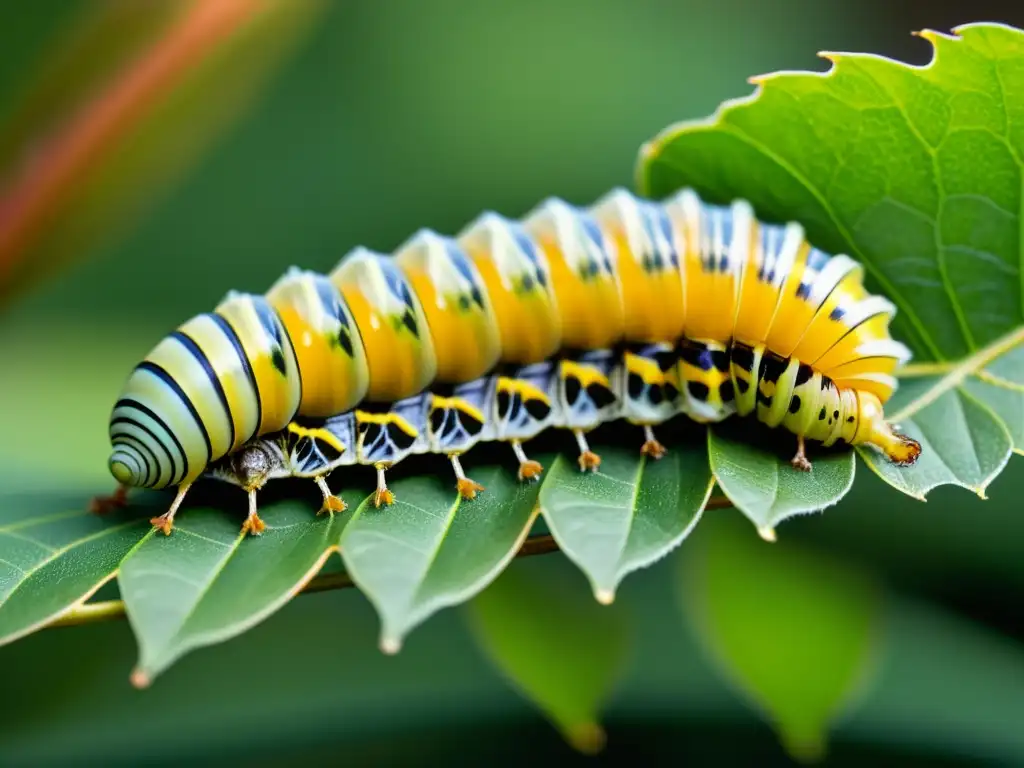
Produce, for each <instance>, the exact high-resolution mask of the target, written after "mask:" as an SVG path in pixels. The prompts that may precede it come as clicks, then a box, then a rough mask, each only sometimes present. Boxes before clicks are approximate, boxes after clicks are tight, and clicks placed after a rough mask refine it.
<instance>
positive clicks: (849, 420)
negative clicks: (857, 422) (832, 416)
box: [846, 416, 853, 424]
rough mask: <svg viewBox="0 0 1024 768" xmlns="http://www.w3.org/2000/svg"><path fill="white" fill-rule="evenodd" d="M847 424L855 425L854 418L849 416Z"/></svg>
mask: <svg viewBox="0 0 1024 768" xmlns="http://www.w3.org/2000/svg"><path fill="white" fill-rule="evenodd" d="M846 423H847V424H853V416H847V417H846Z"/></svg>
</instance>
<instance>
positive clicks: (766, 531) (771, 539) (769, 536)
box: [757, 525, 778, 544]
mask: <svg viewBox="0 0 1024 768" xmlns="http://www.w3.org/2000/svg"><path fill="white" fill-rule="evenodd" d="M757 535H758V536H760V537H761V538H762V539H764V540H765V541H767V542H768V543H769V544H774V543H775V542H776V541H777V540H778V537H777V536H776V535H775V529H774V528H772V527H771V526H770V525H762V526H760V527H758V529H757Z"/></svg>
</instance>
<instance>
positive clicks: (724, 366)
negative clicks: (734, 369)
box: [709, 349, 729, 373]
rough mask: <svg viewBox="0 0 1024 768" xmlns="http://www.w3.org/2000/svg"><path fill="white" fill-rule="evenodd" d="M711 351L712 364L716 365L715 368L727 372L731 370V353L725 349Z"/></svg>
mask: <svg viewBox="0 0 1024 768" xmlns="http://www.w3.org/2000/svg"><path fill="white" fill-rule="evenodd" d="M709 352H710V354H711V364H712V365H714V366H715V370H718V371H721V372H722V373H726V372H727V371H728V370H729V353H728V352H726V351H725V350H724V349H712V350H709Z"/></svg>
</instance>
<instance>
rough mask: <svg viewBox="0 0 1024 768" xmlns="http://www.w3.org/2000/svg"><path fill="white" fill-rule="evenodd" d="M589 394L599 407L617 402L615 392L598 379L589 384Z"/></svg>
mask: <svg viewBox="0 0 1024 768" xmlns="http://www.w3.org/2000/svg"><path fill="white" fill-rule="evenodd" d="M587 395H589V397H590V399H591V400H592V401H593V402H594V405H596V406H597V407H598V408H606V407H608V406H609V405H611V404H612V403H614V402H615V393H614V392H612V391H611V390H610V389H608V387H606V386H605V385H604V384H598V383H597V382H596V381H595V382H591V383H590V384H588V385H587Z"/></svg>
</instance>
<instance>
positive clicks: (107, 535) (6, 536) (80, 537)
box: [0, 496, 149, 645]
mask: <svg viewBox="0 0 1024 768" xmlns="http://www.w3.org/2000/svg"><path fill="white" fill-rule="evenodd" d="M86 506H87V502H85V501H80V502H66V501H63V500H62V501H59V502H50V503H46V502H45V501H42V500H41V499H39V498H38V497H36V496H25V497H6V498H0V645H5V644H7V643H10V642H12V641H14V640H17V639H18V638H20V637H23V636H25V635H27V634H30V633H32V632H34V631H35V630H37V629H41V628H42V627H44V626H46V625H47V624H49V623H51V622H52V621H55V620H56V619H59V618H60V617H61V616H63V615H64V614H66V613H68V612H69V611H70V610H72V609H73V608H75V607H77V606H79V605H81V604H82V603H84V602H85V601H86V600H88V599H89V597H90V596H91V595H92V594H93V593H95V592H96V590H98V589H99V588H100V587H101V586H103V585H104V584H105V583H107V582H108V581H109V580H110V579H111V578H113V577H114V574H116V573H117V568H118V565H119V564H120V562H121V559H122V558H123V557H124V556H125V555H126V554H127V553H128V552H130V551H131V549H132V547H134V546H135V545H136V544H137V543H138V541H139V537H140V536H141V535H142V534H143V532H144V531H145V530H146V529H147V528H148V527H149V524H148V523H147V522H146V521H145V520H140V519H138V518H137V517H135V516H134V515H132V516H128V515H112V516H110V517H109V518H101V517H99V516H97V515H94V514H91V513H90V512H88V511H87V509H86Z"/></svg>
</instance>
